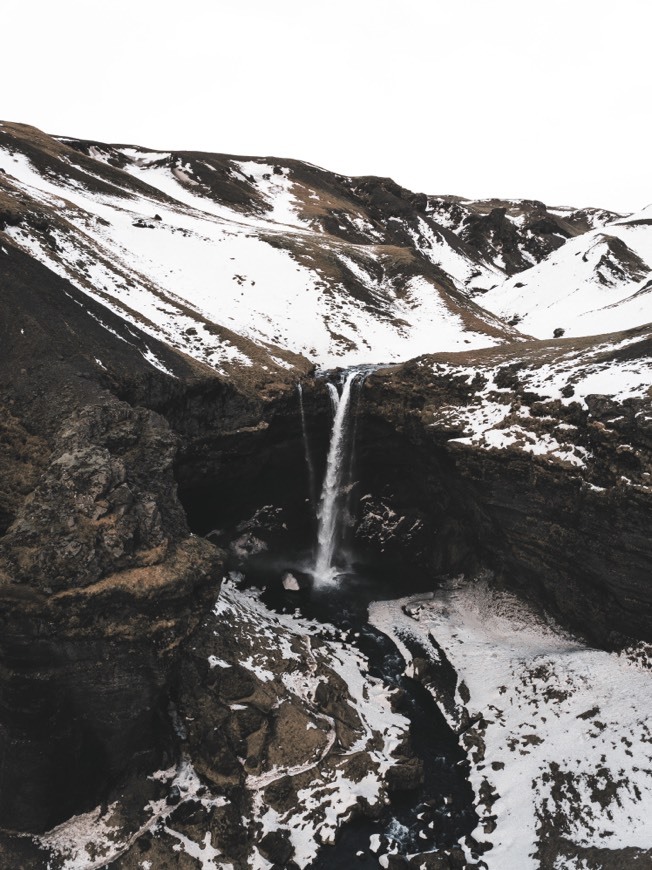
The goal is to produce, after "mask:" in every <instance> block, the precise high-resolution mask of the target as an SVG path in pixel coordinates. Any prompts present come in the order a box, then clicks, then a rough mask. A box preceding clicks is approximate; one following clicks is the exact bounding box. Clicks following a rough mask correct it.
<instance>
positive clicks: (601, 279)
mask: <svg viewBox="0 0 652 870" xmlns="http://www.w3.org/2000/svg"><path fill="white" fill-rule="evenodd" d="M649 220H650V218H649V212H648V210H647V209H644V210H643V211H642V212H640V213H638V214H635V215H631V216H629V217H626V218H622V219H619V220H617V221H614V222H612V223H609V224H607V225H606V226H602V227H600V228H598V229H596V230H592V231H590V232H588V233H586V234H584V235H581V236H579V237H577V238H574V239H570V240H569V241H567V242H566V244H564V245H563V247H561V248H559V250H557V251H555V252H554V253H552V254H550V256H548V257H547V258H546V259H545V260H543V261H542V262H541V263H539V264H537V265H535V266H532V268H530V269H527V270H526V271H525V272H521V273H519V274H517V275H513V276H512V277H511V278H508V279H506V280H505V281H503V282H501V283H500V284H498V285H497V286H496V287H494V288H493V289H492V290H489V292H488V293H485V294H483V296H482V297H481V298H480V299H478V302H479V304H481V305H482V306H483V308H487V309H488V310H489V311H493V312H494V313H495V314H497V315H499V316H500V317H502V318H504V319H505V320H508V321H511V320H512V319H513V318H517V319H518V328H519V329H520V330H521V331H522V332H524V333H526V334H528V335H533V336H535V337H536V338H552V336H553V333H554V331H555V330H556V329H563V330H564V334H565V335H567V336H578V335H599V334H601V333H604V332H613V331H617V330H622V329H629V328H631V327H634V326H639V325H641V324H644V323H649V322H650V321H652V225H651V224H650V223H649Z"/></svg>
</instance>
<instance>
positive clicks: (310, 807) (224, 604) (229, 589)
mask: <svg viewBox="0 0 652 870" xmlns="http://www.w3.org/2000/svg"><path fill="white" fill-rule="evenodd" d="M216 613H217V614H218V615H219V617H220V626H224V625H227V626H231V627H232V632H233V633H235V634H237V638H238V643H237V649H238V658H239V663H240V664H241V665H242V666H244V667H245V668H246V669H247V670H248V671H250V672H251V673H252V674H254V675H255V676H256V678H257V679H258V680H260V681H261V682H262V683H263V684H265V685H266V686H267V687H268V690H269V691H274V692H278V694H279V699H280V700H279V704H282V703H286V701H284V698H287V697H293V698H294V699H295V701H296V700H299V701H300V702H301V703H302V705H303V706H304V709H305V711H306V715H307V719H306V721H307V722H308V723H309V725H310V730H311V733H313V732H314V731H316V730H317V729H318V728H322V729H324V730H325V734H326V738H325V739H324V741H323V743H322V744H321V746H320V747H319V748H318V749H316V750H315V757H313V758H311V759H308V760H307V761H305V760H303V761H301V762H299V763H297V764H296V765H294V766H287V765H283V764H277V765H276V766H273V767H271V768H269V769H267V770H264V771H262V772H261V773H258V774H255V775H250V776H249V777H248V779H247V787H248V788H249V789H250V791H251V793H252V797H253V805H254V810H253V814H252V816H253V820H254V821H255V824H256V825H257V828H258V834H257V837H256V839H257V840H260V838H261V837H263V836H264V835H265V834H266V833H268V832H270V831H278V830H284V831H287V833H288V836H289V838H290V841H291V843H292V845H293V846H294V849H295V858H294V860H295V861H296V862H297V863H298V864H299V866H300V867H307V866H308V865H309V864H310V862H311V861H312V860H313V859H314V857H315V856H316V854H317V851H318V849H319V846H320V844H322V843H332V842H334V838H335V834H336V831H337V829H338V828H339V827H340V825H341V824H342V823H343V822H344V821H345V820H346V819H348V818H350V816H351V814H352V812H353V811H354V809H355V808H356V806H357V805H358V804H359V803H360V801H364V803H365V804H367V805H368V806H369V807H373V806H379V805H382V804H383V803H384V802H385V801H386V800H387V797H386V787H385V783H384V776H385V774H386V772H387V770H388V769H389V767H391V766H392V764H394V763H396V759H395V757H394V753H395V752H396V750H397V749H398V747H399V745H400V743H401V741H402V740H403V739H404V737H405V735H406V732H407V729H408V727H409V723H408V720H407V719H406V718H405V717H404V716H402V715H401V714H399V713H395V712H394V711H393V710H392V707H391V691H390V690H388V688H387V686H386V685H385V684H384V683H383V682H382V680H380V679H376V678H374V677H371V676H369V674H368V673H367V668H368V662H367V660H366V659H365V657H364V656H363V655H362V654H361V653H360V652H359V651H358V650H357V649H356V648H355V647H353V646H351V645H350V644H348V643H346V642H345V635H342V640H339V639H334V636H335V635H340V634H341V633H340V632H338V631H337V630H336V629H334V628H333V627H332V626H328V625H325V624H321V623H317V622H315V621H313V620H308V619H305V618H303V617H300V616H298V615H297V614H294V615H291V614H280V613H272V612H271V611H270V610H269V609H268V608H267V607H266V606H265V605H264V604H263V603H262V602H261V601H260V599H259V593H258V592H256V591H254V590H249V591H246V590H245V591H240V590H238V589H237V588H236V586H235V585H233V584H232V583H231V582H227V583H225V584H224V586H223V589H222V593H221V595H220V599H219V601H218V604H217V610H216ZM222 630H224V629H223V628H221V629H220V631H222ZM327 638H329V639H327ZM218 642H219V641H218ZM209 663H210V662H209ZM224 664H226V662H224V661H222V666H224ZM329 672H334V673H335V674H337V675H338V677H339V678H341V679H342V680H343V681H344V683H343V685H345V686H346V689H347V691H348V694H349V696H350V699H349V701H348V702H347V703H348V706H349V707H350V709H351V710H352V711H354V712H355V715H356V718H357V720H358V722H359V727H358V729H357V732H358V733H357V735H356V736H355V738H354V740H353V742H351V744H350V745H347V746H342V745H341V743H338V741H337V740H336V733H337V731H338V726H337V724H336V722H335V721H334V720H333V719H331V718H330V717H329V716H327V715H325V714H324V713H319V709H318V705H317V706H316V705H315V698H316V696H317V693H318V687H319V684H320V683H321V682H322V681H324V680H325V679H326V680H327V679H328V676H327V674H328V673H329ZM315 726H317V727H315ZM334 747H335V749H336V752H335V754H333V755H332V754H331V750H332V749H333V748H334ZM298 749H299V751H300V752H301V754H303V755H305V748H304V747H298ZM361 753H367V754H368V762H367V763H366V765H365V768H366V769H365V774H364V776H362V777H360V775H359V774H358V775H352V774H351V772H350V770H351V768H350V767H349V763H350V762H352V761H353V760H354V759H355V758H356V757H357V756H360V754H361ZM283 777H292V778H295V780H296V783H297V800H296V802H295V803H294V804H293V805H292V807H291V808H290V809H289V810H285V811H282V810H279V809H278V808H274V807H273V806H270V805H269V804H268V803H266V802H265V800H264V793H265V789H266V788H267V787H268V786H269V785H271V784H272V783H273V782H275V781H277V780H280V779H281V778H283ZM251 866H252V868H253V870H267V868H268V867H269V863H268V862H266V860H265V859H264V858H263V857H262V856H261V855H260V853H258V852H257V851H255V853H254V856H253V858H252V863H251Z"/></svg>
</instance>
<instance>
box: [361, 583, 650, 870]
mask: <svg viewBox="0 0 652 870" xmlns="http://www.w3.org/2000/svg"><path fill="white" fill-rule="evenodd" d="M370 621H371V622H372V624H373V625H375V626H376V627H378V628H379V629H380V630H381V631H384V632H385V633H387V634H389V635H390V636H394V637H395V638H396V639H397V640H398V642H400V640H401V638H409V637H412V638H415V639H416V640H418V642H419V643H420V644H421V645H422V646H423V647H424V648H425V649H426V650H427V651H428V654H429V655H430V656H431V658H432V660H433V661H440V660H441V658H442V656H445V658H446V659H447V660H448V662H449V663H450V664H451V665H452V667H453V668H454V670H455V671H456V673H457V675H458V684H457V689H456V695H455V698H454V703H455V707H453V706H452V704H451V703H450V701H451V699H442V698H441V697H440V698H439V700H440V701H443V703H442V709H444V710H446V711H447V715H448V718H449V720H450V722H451V724H452V725H453V726H454V727H459V726H460V724H461V723H462V721H463V719H462V712H463V710H466V712H467V713H468V715H469V716H470V719H467V723H468V722H470V723H472V724H470V725H467V729H466V730H465V731H464V734H463V736H462V742H463V744H464V745H465V746H466V747H467V749H468V751H469V758H470V761H471V764H472V768H471V770H472V772H471V781H472V784H473V787H474V790H475V793H476V796H477V806H478V814H479V817H480V822H479V825H478V828H477V829H476V831H475V834H474V836H475V838H476V839H477V840H478V841H482V842H488V843H490V844H491V847H492V848H491V849H490V850H489V851H487V852H486V853H485V854H484V855H483V860H484V861H485V862H486V863H487V865H488V867H489V870H536V868H538V867H539V866H540V855H539V852H538V850H539V848H540V844H541V842H544V843H547V848H548V849H549V850H550V849H552V848H553V846H554V844H555V843H556V841H557V839H559V840H560V841H561V840H563V841H567V842H568V843H570V844H573V845H574V846H576V847H578V848H579V849H580V850H582V849H584V850H586V849H591V848H605V849H612V850H617V849H623V848H626V847H638V848H641V849H649V847H650V844H652V730H651V728H650V724H649V712H650V709H652V672H651V671H650V669H649V661H648V665H647V667H646V665H645V657H640V658H639V657H637V656H636V655H635V654H634V651H632V655H627V654H626V653H621V654H610V653H607V652H603V651H600V650H596V649H591V648H589V647H587V646H585V645H583V644H582V643H579V642H578V641H577V640H575V639H573V638H572V637H570V636H568V635H566V634H565V633H564V632H562V631H561V630H560V629H558V628H557V627H556V626H555V625H553V624H550V623H548V622H545V621H543V620H542V619H541V618H539V617H538V616H536V615H535V614H534V613H533V612H532V611H531V610H529V609H528V608H527V607H526V606H525V605H524V604H522V603H521V602H520V601H519V600H518V599H517V598H516V597H515V596H512V595H510V594H508V593H506V592H501V591H498V590H496V589H493V588H492V587H491V586H490V584H489V583H487V582H486V580H478V581H475V582H470V581H466V582H465V581H463V580H457V581H451V582H450V583H449V584H448V585H447V586H446V587H444V588H443V589H441V590H440V591H438V592H436V593H435V594H434V595H432V596H426V597H424V596H416V597H414V598H405V599H402V600H400V601H392V602H378V603H376V604H374V605H372V607H371V610H370ZM554 848H558V849H559V854H558V857H557V859H556V860H557V861H558V863H555V864H554V866H555V867H558V868H560V870H561V868H563V870H581V868H585V867H587V866H597V865H593V864H590V865H588V864H585V863H584V862H583V860H573V859H572V858H569V857H568V856H567V855H566V852H565V851H564V850H565V848H566V847H565V845H564V843H563V842H560V843H559V845H558V847H557V846H554ZM566 851H570V852H572V851H573V850H572V849H570V850H566ZM548 854H550V852H549V853H548ZM546 866H552V864H550V865H549V864H546ZM623 866H624V865H623ZM632 866H638V865H632ZM646 866H647V865H646Z"/></svg>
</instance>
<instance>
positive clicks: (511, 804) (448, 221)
mask: <svg viewBox="0 0 652 870" xmlns="http://www.w3.org/2000/svg"><path fill="white" fill-rule="evenodd" d="M0 149H1V150H0V167H2V169H3V170H4V171H3V172H2V173H0V280H1V282H2V284H1V286H2V294H3V295H2V306H3V316H2V320H1V321H0V407H1V409H2V415H1V417H0V427H1V428H0V433H1V440H2V444H3V450H2V454H1V455H0V462H1V463H2V465H1V468H2V487H1V489H0V533H1V535H2V536H1V537H0V619H1V621H2V632H1V635H0V664H1V679H2V693H1V696H0V699H1V701H0V746H1V747H2V763H1V768H0V827H1V829H2V831H1V833H0V856H2V862H0V863H3V866H7V867H35V868H41V867H42V868H44V870H45V868H48V870H82V868H83V870H90V868H101V867H110V868H112V870H135V868H143V870H158V868H162V870H165V868H168V867H169V868H173V867H181V868H211V870H212V868H218V867H224V868H228V867H232V868H236V870H240V868H246V867H252V868H258V867H259V868H262V870H269V868H270V867H284V866H285V867H293V866H294V867H297V866H298V867H308V866H314V867H324V868H326V867H335V866H343V867H346V866H355V865H356V863H357V861H358V860H361V859H364V861H365V864H366V866H381V867H390V868H399V867H427V868H463V867H474V866H475V867H482V866H484V867H488V868H489V870H509V868H510V867H514V868H515V870H524V868H527V867H533V868H534V867H539V866H540V867H546V868H548V867H549V868H555V870H558V868H566V867H568V868H578V870H579V868H586V867H589V868H611V867H614V868H616V867H619V868H620V867H627V866H637V867H646V866H652V853H651V851H650V850H651V848H652V832H651V831H650V829H649V824H650V822H649V819H650V818H652V813H650V806H651V803H652V787H651V785H650V781H649V767H650V765H649V745H650V734H649V730H648V727H647V717H648V711H649V703H650V700H651V698H650V691H651V690H650V681H649V662H650V657H649V644H650V643H651V642H652V636H651V635H652V619H651V616H652V614H651V608H652V594H651V591H650V582H649V577H650V564H651V561H652V560H651V556H652V553H651V549H652V544H651V542H650V535H649V529H650V505H651V498H652V496H651V494H652V482H651V478H650V475H651V474H652V461H651V459H652V453H651V451H652V409H651V407H650V405H651V402H652V397H651V393H650V383H651V378H650V374H651V372H652V364H651V354H650V351H651V349H652V334H651V331H652V327H651V326H650V325H649V323H648V321H649V319H650V318H649V308H648V307H646V306H649V302H648V301H647V300H648V296H649V287H648V284H649V282H650V280H651V274H650V273H651V271H652V270H649V269H648V267H647V266H646V264H645V256H646V255H645V250H646V247H645V246H646V245H648V244H649V241H648V236H649V221H648V218H647V217H646V216H645V210H644V211H643V212H642V213H641V214H639V215H633V216H632V215H629V216H623V215H614V214H613V213H606V212H601V211H600V210H589V209H581V210H580V209H578V210H569V209H567V210H561V209H556V210H555V209H548V208H547V207H546V206H544V205H543V204H542V203H529V202H525V203H516V202H508V201H506V202H503V203H499V202H498V201H495V202H491V203H472V202H468V201H464V200H461V199H459V198H455V197H439V198H437V197H426V196H425V195H422V194H414V193H411V192H410V191H405V190H404V189H402V188H400V187H399V186H398V185H395V184H394V183H393V182H391V181H390V180H388V179H372V178H364V179H347V178H345V177H342V176H337V175H336V174H333V173H327V172H326V171H325V170H318V169H316V168H315V167H310V166H308V165H307V164H301V163H300V162H298V161H285V162H283V161H271V159H267V160H263V159H248V158H227V157H225V156H223V155H197V154H195V153H192V152H188V153H183V154H175V153H170V154H163V153H157V152H149V151H146V150H145V149H139V148H134V147H131V146H113V145H111V146H109V145H104V144H102V143H90V142H81V141H75V140H64V139H61V138H59V139H57V138H54V137H48V136H46V135H45V134H42V133H40V132H39V131H34V130H33V129H32V128H25V127H23V126H21V125H9V124H3V125H2V126H0ZM605 227H606V229H605ZM614 239H618V240H619V241H614ZM582 246H584V247H582ZM288 252H289V253H288ZM578 252H579V254H578ZM651 253H652V252H651ZM564 258H566V259H567V261H568V262H567V263H566V265H564V263H565V262H566V261H564ZM553 261H554V262H553ZM551 263H552V266H551ZM568 263H570V264H572V265H573V268H575V266H577V269H578V270H579V271H580V272H581V275H580V277H579V278H578V277H577V276H576V275H575V273H574V272H573V271H572V270H571V267H570V266H569V265H568ZM202 269H203V270H204V272H205V275H206V276H208V278H204V277H203V276H204V272H202ZM547 269H548V270H549V272H546V270H547ZM236 270H237V271H236ZM170 274H171V275H172V277H169V276H170ZM528 276H529V277H528ZM554 276H557V278H554ZM559 276H561V277H559ZM209 278H210V281H209ZM528 281H530V284H528ZM573 281H575V282H576V283H575V284H573V283H572V282H573ZM202 282H204V283H202ZM211 282H213V283H211ZM494 282H495V283H494ZM555 282H559V283H560V284H563V285H564V286H565V287H566V288H567V297H573V299H574V300H575V302H577V300H578V298H580V297H582V294H584V296H586V297H587V298H588V297H590V302H589V303H588V304H587V305H586V306H585V309H584V310H583V311H582V312H581V313H579V314H577V312H576V314H577V316H576V317H575V315H573V313H572V312H571V311H570V309H569V308H568V307H566V308H564V305H565V304H566V303H565V302H563V300H562V302H560V303H559V305H561V307H560V308H559V309H558V310H559V312H560V315H559V316H560V317H561V316H564V317H566V318H567V320H564V321H563V327H565V329H566V335H564V336H558V337H553V336H552V329H550V328H549V327H550V322H549V318H550V317H552V316H557V315H555V314H551V313H550V310H549V306H548V307H547V308H546V309H545V317H544V315H543V314H541V317H540V319H539V321H537V315H536V312H537V311H539V310H540V309H542V308H543V307H544V304H543V301H542V300H545V299H546V296H545V288H547V287H551V286H557V284H556V283H555ZM491 284H494V286H493V287H492V286H490V285H491ZM518 284H521V285H522V286H520V287H518V286H517V285H518ZM213 286H215V287H217V288H218V290H219V292H218V291H217V290H215V292H213V291H212V290H211V288H213ZM501 287H502V288H504V290H505V293H504V295H503V296H502V297H501V300H500V302H497V301H496V297H497V296H498V295H499V291H500V288H501ZM542 287H543V288H544V289H543V290H541V288H542ZM261 288H262V289H261ZM209 291H210V292H209ZM528 293H529V296H528ZM202 294H203V295H202ZM600 294H602V295H601V296H600ZM598 297H599V302H600V304H599V305H598V304H597V303H596V302H595V300H596V299H597V298H598ZM564 298H566V297H564ZM582 298H584V297H582ZM485 299H486V300H487V305H489V304H491V305H492V308H491V311H489V309H488V308H482V307H481V304H482V303H483V302H484V301H485ZM492 299H493V301H492ZM523 299H525V300H526V301H525V302H522V300H523ZM519 300H521V301H519ZM553 301H554V300H553ZM562 303H563V304H562ZM520 304H523V305H525V306H526V307H527V309H528V313H527V316H528V317H529V320H528V329H531V330H532V331H531V333H530V334H528V335H526V334H525V333H520V332H519V331H518V329H517V328H516V327H517V326H519V325H520V321H518V319H517V318H518V316H519V311H518V310H517V309H518V306H519V305H520ZM555 304H557V303H555ZM510 306H511V307H510ZM506 307H510V310H509V314H510V315H511V316H510V317H507V314H506V310H505V309H506ZM295 308H297V309H299V311H298V313H295V310H294V309H295ZM494 311H498V312H499V313H500V316H498V315H497V314H494V313H493V312H494ZM563 312H565V313H563ZM521 313H522V312H521ZM645 314H647V315H648V316H647V317H645ZM573 318H574V319H573ZM515 319H517V322H516V323H515V324H514V323H512V322H510V321H514V320H515ZM587 321H590V324H591V325H590V330H594V331H595V333H596V334H593V332H590V331H589V332H587V331H586V330H585V329H584V327H583V326H581V325H580V326H578V325H577V324H578V323H579V324H582V323H585V322H587ZM554 322H555V323H557V320H555V321H554ZM537 323H541V324H543V325H542V326H541V330H542V334H538V333H537V329H538V326H537ZM313 324H314V330H312V331H311V329H309V326H310V327H311V328H312V326H313ZM559 325H560V328H563V327H562V324H561V323H560V324H559ZM608 329H610V331H608ZM543 330H545V334H544V333H543ZM534 335H538V337H533V336H534ZM313 350H314V352H313ZM317 363H318V364H319V365H318V366H317ZM336 367H339V368H336ZM360 372H363V373H364V377H363V376H362V375H361V374H360ZM336 385H337V386H339V390H338V389H337V387H336ZM320 491H321V495H320ZM288 574H291V575H292V577H293V579H294V584H290V586H291V588H289V589H288V588H284V583H283V581H284V578H286V576H287V575H288ZM297 587H298V588H297ZM359 852H360V853H362V854H361V855H358V854H357V853H359ZM363 866H364V865H363Z"/></svg>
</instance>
